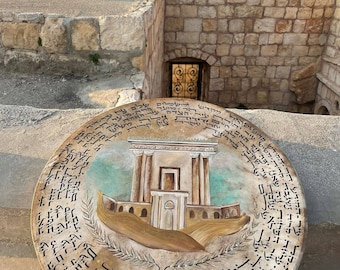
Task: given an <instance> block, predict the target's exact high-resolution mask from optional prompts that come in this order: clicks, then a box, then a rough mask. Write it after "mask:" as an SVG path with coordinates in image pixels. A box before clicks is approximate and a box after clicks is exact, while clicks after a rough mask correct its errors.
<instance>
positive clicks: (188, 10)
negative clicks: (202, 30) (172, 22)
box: [180, 5, 198, 18]
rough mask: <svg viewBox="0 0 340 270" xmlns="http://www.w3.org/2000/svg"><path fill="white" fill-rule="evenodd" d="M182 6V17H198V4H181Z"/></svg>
mask: <svg viewBox="0 0 340 270" xmlns="http://www.w3.org/2000/svg"><path fill="white" fill-rule="evenodd" d="M180 7H181V16H182V18H185V17H190V18H194V17H195V18H196V17H197V10H198V7H197V6H196V5H181V6H180Z"/></svg>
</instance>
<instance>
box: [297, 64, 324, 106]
mask: <svg viewBox="0 0 340 270" xmlns="http://www.w3.org/2000/svg"><path fill="white" fill-rule="evenodd" d="M319 66H320V64H319V63H314V64H310V65H309V66H307V67H306V68H304V69H302V70H297V71H294V72H293V73H292V78H291V80H292V81H291V91H292V92H294V93H295V95H296V101H297V103H299V104H305V103H309V102H314V101H315V96H316V86H317V78H316V76H315V75H316V72H317V70H318V69H319Z"/></svg>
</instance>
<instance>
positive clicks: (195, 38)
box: [176, 32, 200, 43]
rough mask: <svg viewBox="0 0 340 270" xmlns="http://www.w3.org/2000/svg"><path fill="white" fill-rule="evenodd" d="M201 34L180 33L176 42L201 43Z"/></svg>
mask: <svg viewBox="0 0 340 270" xmlns="http://www.w3.org/2000/svg"><path fill="white" fill-rule="evenodd" d="M199 40H200V33H199V32H179V33H177V36H176V42H179V43H199Z"/></svg>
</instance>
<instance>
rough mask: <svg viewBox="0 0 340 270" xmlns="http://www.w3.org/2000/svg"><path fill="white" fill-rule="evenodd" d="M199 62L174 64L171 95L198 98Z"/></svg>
mask: <svg viewBox="0 0 340 270" xmlns="http://www.w3.org/2000/svg"><path fill="white" fill-rule="evenodd" d="M198 77H199V64H172V85H171V96H172V97H178V98H192V99H197V98H198Z"/></svg>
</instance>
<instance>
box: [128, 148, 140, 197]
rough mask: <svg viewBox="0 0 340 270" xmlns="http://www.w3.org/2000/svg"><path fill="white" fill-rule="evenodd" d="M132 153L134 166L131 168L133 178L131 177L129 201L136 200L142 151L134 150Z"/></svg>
mask: <svg viewBox="0 0 340 270" xmlns="http://www.w3.org/2000/svg"><path fill="white" fill-rule="evenodd" d="M133 154H134V155H135V167H134V170H133V179H132V189H131V196H130V201H131V202H138V199H139V190H140V181H141V173H142V159H143V151H138V150H134V151H133Z"/></svg>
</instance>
